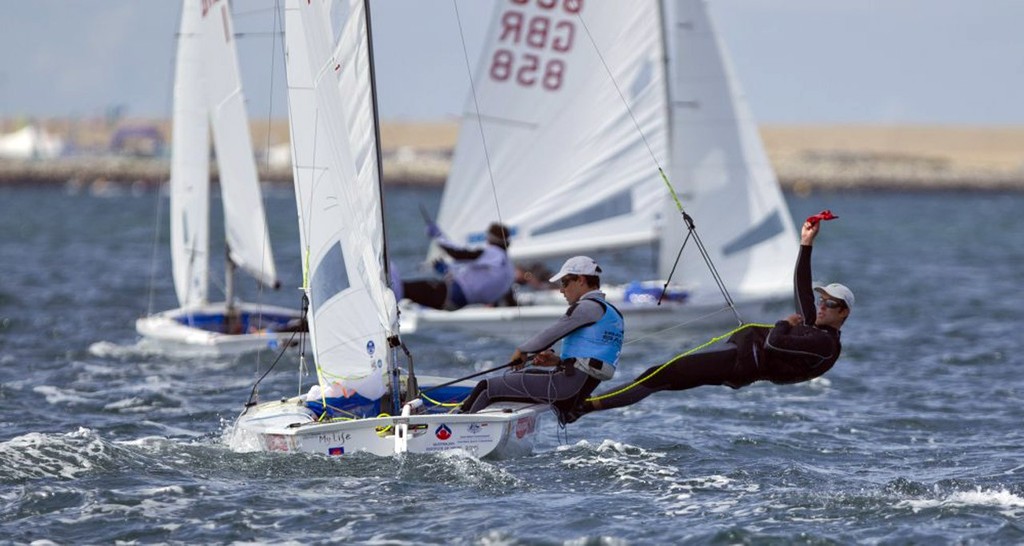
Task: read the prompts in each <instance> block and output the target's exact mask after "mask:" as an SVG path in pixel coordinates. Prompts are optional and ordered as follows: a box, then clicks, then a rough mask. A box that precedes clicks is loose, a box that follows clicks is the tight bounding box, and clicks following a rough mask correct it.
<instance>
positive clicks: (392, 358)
mask: <svg viewBox="0 0 1024 546" xmlns="http://www.w3.org/2000/svg"><path fill="white" fill-rule="evenodd" d="M330 8H331V6H330V5H328V4H327V3H324V2H319V1H314V2H308V1H301V0H288V1H287V3H286V8H285V40H286V44H287V52H286V62H287V75H288V89H289V92H288V103H289V122H290V126H291V132H292V135H291V143H292V158H293V162H292V165H293V174H294V180H295V195H296V204H297V207H298V216H299V230H300V233H301V249H302V257H303V259H302V262H303V279H304V282H303V291H304V296H305V298H306V300H307V301H308V303H309V324H310V327H309V337H310V341H311V348H312V357H313V365H314V366H315V368H316V374H317V384H316V385H314V386H313V387H312V388H310V389H309V391H308V392H307V393H306V394H303V395H299V396H296V397H293V398H289V399H285V400H279V399H275V401H272V402H267V403H263V404H259V405H256V404H254V403H250V404H248V405H247V406H246V409H245V411H244V412H243V413H242V415H241V416H239V418H238V420H237V422H236V423H235V427H234V429H233V435H232V438H231V445H232V447H234V448H235V449H239V450H268V451H302V452H311V453H321V454H327V455H342V454H346V453H353V452H359V451H365V452H369V453H373V454H377V455H391V454H395V453H403V452H419V453H426V452H437V451H446V450H453V449H462V450H466V451H469V452H470V453H473V454H475V455H478V456H486V455H493V456H511V455H516V454H520V453H525V452H529V451H530V450H531V449H532V446H533V439H534V437H535V431H536V426H537V421H538V418H539V417H540V415H542V414H544V413H546V412H547V411H548V410H549V408H548V406H546V405H539V404H522V403H499V404H495V405H493V406H492V407H490V408H488V409H487V410H485V411H483V412H481V413H475V414H465V415H453V414H449V413H447V411H448V410H447V409H446V408H445V407H444V406H442V405H441V403H444V402H450V401H452V400H460V399H461V398H462V397H464V396H465V395H466V394H468V390H469V387H471V386H472V383H470V384H468V385H452V386H451V387H445V389H447V390H442V389H436V390H432V391H431V392H430V396H429V397H421V392H420V391H419V390H418V389H417V386H416V382H415V381H412V380H410V378H409V375H410V374H406V373H405V371H403V370H400V369H399V368H398V364H399V363H398V362H397V355H396V352H397V349H398V348H399V347H401V346H402V345H401V340H400V338H399V325H398V307H397V302H396V301H395V295H394V293H393V292H392V290H391V288H390V286H389V283H388V275H387V273H386V261H385V256H386V255H387V252H386V249H385V241H386V238H385V236H384V216H383V206H382V203H381V187H380V176H381V168H380V165H381V162H380V156H379V153H378V150H379V149H380V148H379V135H378V131H377V112H376V105H375V99H374V92H373V87H372V86H373V75H372V69H373V62H372V53H371V51H372V50H371V49H370V44H371V40H370V37H369V32H370V26H369V12H368V9H369V8H368V7H367V5H366V2H359V1H356V0H353V1H350V2H348V3H347V5H345V4H343V5H340V6H335V7H334V9H338V10H343V12H342V13H335V14H334V15H337V16H339V18H340V19H341V20H342V21H343V22H344V27H343V28H341V29H340V33H339V34H338V35H336V34H335V32H334V28H333V25H332V23H331V21H332V18H331V15H332V14H331V13H329V10H330ZM335 36H340V37H339V38H337V39H335ZM407 354H408V353H407ZM304 358H305V355H303V356H302V358H300V366H302V361H303V359H304ZM410 363H411V360H410ZM410 366H411V364H410ZM420 382H421V383H422V384H424V385H430V384H433V385H440V383H442V382H446V381H444V380H442V379H438V378H421V379H420Z"/></svg>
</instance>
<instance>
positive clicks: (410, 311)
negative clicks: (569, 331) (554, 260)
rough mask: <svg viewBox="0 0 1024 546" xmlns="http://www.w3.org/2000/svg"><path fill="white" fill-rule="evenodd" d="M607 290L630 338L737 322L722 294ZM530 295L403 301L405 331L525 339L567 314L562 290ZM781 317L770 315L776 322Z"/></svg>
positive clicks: (754, 301) (761, 309) (760, 312)
mask: <svg viewBox="0 0 1024 546" xmlns="http://www.w3.org/2000/svg"><path fill="white" fill-rule="evenodd" d="M603 290H605V292H606V294H607V296H608V301H609V302H610V303H611V304H612V305H614V306H615V307H616V308H617V309H618V310H619V311H621V312H622V315H623V317H624V318H625V320H626V340H627V341H631V340H635V339H639V338H642V337H646V336H649V335H654V334H657V333H659V332H664V331H669V330H675V329H679V328H686V327H687V326H690V325H697V324H699V326H700V327H701V328H707V327H708V326H709V325H715V324H721V325H728V324H736V315H735V314H733V312H732V311H731V310H730V309H729V307H728V306H727V305H726V304H725V302H724V299H723V298H722V296H720V295H715V296H714V297H710V296H709V297H705V298H702V299H700V298H693V299H687V300H686V301H663V302H662V303H661V305H658V304H657V301H656V299H652V301H634V302H627V301H625V298H624V289H623V287H621V286H617V287H616V286H613V287H608V288H605V289H603ZM531 296H533V297H532V298H531V299H529V300H527V301H523V299H522V298H520V305H519V306H518V307H485V306H479V305H473V306H469V307H464V308H462V309H459V310H458V311H440V310H436V309H430V308H427V307H423V306H421V305H417V304H414V303H411V302H409V301H403V303H402V307H401V314H400V319H401V324H402V333H405V334H410V333H418V334H430V333H431V332H440V331H451V330H452V329H459V330H463V331H467V332H473V333H476V334H478V335H490V336H497V337H512V338H517V339H518V338H521V337H523V336H524V335H527V336H528V335H532V334H533V333H536V332H537V331H539V330H541V329H542V328H545V327H547V326H550V325H551V323H553V322H554V321H556V320H558V318H559V317H561V316H562V315H564V314H565V310H566V303H565V300H564V298H562V296H561V294H560V293H559V292H557V291H553V290H552V291H547V292H541V293H533V294H531ZM732 296H733V299H734V301H735V303H736V310H737V312H738V313H739V314H740V316H741V317H743V319H744V320H746V321H759V320H763V319H764V317H765V316H766V314H768V313H771V308H772V307H774V306H776V305H779V304H780V303H782V302H785V301H786V298H789V297H792V296H791V294H790V293H788V292H787V293H786V294H769V293H765V294H732ZM776 318H778V317H775V316H774V314H771V320H772V321H774V320H775V319H776Z"/></svg>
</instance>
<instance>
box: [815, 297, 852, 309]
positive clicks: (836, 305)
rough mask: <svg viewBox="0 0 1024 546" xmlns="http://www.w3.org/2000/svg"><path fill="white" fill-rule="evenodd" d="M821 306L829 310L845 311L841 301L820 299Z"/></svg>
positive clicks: (844, 305)
mask: <svg viewBox="0 0 1024 546" xmlns="http://www.w3.org/2000/svg"><path fill="white" fill-rule="evenodd" d="M821 305H824V306H825V307H827V308H829V309H846V304H845V303H843V302H842V301H840V300H833V299H829V298H821Z"/></svg>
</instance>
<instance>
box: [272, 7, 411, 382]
mask: <svg viewBox="0 0 1024 546" xmlns="http://www.w3.org/2000/svg"><path fill="white" fill-rule="evenodd" d="M346 9H347V10H348V16H347V17H345V18H344V21H345V22H344V28H343V29H341V32H340V33H339V35H340V39H339V40H338V41H337V42H335V40H334V32H332V28H331V25H330V18H329V14H328V13H327V11H326V8H325V6H324V5H323V3H322V2H312V3H311V4H308V5H307V3H301V4H300V2H299V1H298V0H289V1H288V2H287V3H286V8H285V10H286V12H285V25H286V28H285V36H286V43H287V71H288V88H289V90H288V99H289V100H288V103H289V120H290V124H291V133H292V134H291V138H292V150H293V165H294V167H293V174H294V177H295V194H296V205H297V207H298V213H299V226H300V233H301V238H302V260H303V278H304V287H303V289H304V290H305V293H306V296H307V298H308V299H309V316H310V321H309V322H310V337H311V340H312V345H313V354H314V359H315V363H316V365H317V369H318V372H319V374H320V383H321V385H323V386H327V385H329V384H331V383H333V382H335V381H343V382H344V383H345V384H346V385H347V386H348V387H350V388H354V389H356V390H357V391H358V393H359V394H360V395H362V396H364V397H366V398H369V399H377V398H380V396H382V395H383V394H384V392H385V391H386V388H385V381H384V373H385V372H386V371H387V370H388V368H389V362H390V357H391V355H390V349H389V346H388V340H389V339H391V338H392V337H393V336H395V335H397V332H398V314H397V305H396V302H395V296H394V293H393V292H392V291H391V289H390V288H389V287H388V284H387V282H386V275H385V273H384V221H383V216H382V208H381V193H380V184H379V177H380V173H379V172H378V165H377V161H376V155H377V153H376V142H375V135H374V131H375V127H374V123H375V120H374V113H373V104H372V94H371V93H372V91H371V88H370V75H369V58H368V55H369V53H368V51H367V49H366V43H367V42H366V39H367V29H366V21H365V17H364V11H363V6H362V4H361V3H359V2H350V3H349V5H348V6H347V8H346Z"/></svg>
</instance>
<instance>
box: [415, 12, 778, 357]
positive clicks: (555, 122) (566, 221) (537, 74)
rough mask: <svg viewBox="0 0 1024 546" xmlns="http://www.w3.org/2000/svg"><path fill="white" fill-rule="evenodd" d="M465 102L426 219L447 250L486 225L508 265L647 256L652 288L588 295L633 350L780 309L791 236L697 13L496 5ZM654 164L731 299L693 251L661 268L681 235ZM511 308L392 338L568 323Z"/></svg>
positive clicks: (528, 295) (464, 312)
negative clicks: (644, 338)
mask: <svg viewBox="0 0 1024 546" xmlns="http://www.w3.org/2000/svg"><path fill="white" fill-rule="evenodd" d="M474 87H475V96H472V95H471V96H470V97H469V99H468V101H467V105H466V109H465V112H466V114H465V115H464V117H463V121H462V126H461V130H460V134H459V140H458V143H457V145H456V151H455V157H454V160H453V164H452V169H451V172H450V175H449V177H448V180H447V183H446V186H445V189H444V194H443V197H442V201H441V205H440V210H439V212H438V217H437V224H438V225H439V226H440V227H441V228H442V229H443V230H444V231H445V233H446V234H447V235H448V237H449V239H451V240H452V241H456V242H462V243H465V244H467V245H470V244H475V243H476V244H478V243H480V242H481V241H482V240H483V234H482V233H481V232H480V230H481V229H482V228H483V227H484V226H487V225H488V223H490V222H492V221H496V220H500V221H502V222H503V223H505V224H506V225H508V226H510V228H511V230H512V233H513V235H512V238H511V245H510V247H509V254H510V256H511V257H512V258H513V259H515V260H516V261H517V262H518V263H521V264H522V263H526V262H531V261H537V260H543V259H547V258H552V257H556V256H557V257H559V258H560V259H563V258H564V257H567V256H572V255H578V254H591V253H594V252H600V251H603V250H610V249H621V248H628V247H636V246H641V245H652V244H656V245H657V246H658V247H659V251H658V252H659V256H658V271H657V277H655V278H656V279H658V280H647V281H643V280H637V281H634V282H629V283H626V284H622V285H618V286H614V285H613V286H609V285H607V284H606V285H605V286H603V287H602V289H603V290H604V291H605V292H606V293H607V294H608V299H609V301H611V302H612V303H613V304H614V305H615V306H616V307H617V308H618V309H619V310H621V311H622V312H623V314H624V316H625V318H626V323H627V324H628V328H627V332H628V334H627V335H629V336H630V337H635V336H637V335H638V334H640V335H642V334H644V333H649V332H650V331H652V330H654V329H657V328H667V327H671V326H675V325H679V324H682V323H685V322H689V321H694V320H696V319H697V318H703V319H704V320H703V321H702V324H707V323H708V317H709V315H710V316H711V317H713V316H714V315H715V314H718V313H721V312H723V311H727V310H728V309H729V308H730V307H732V308H733V309H734V310H736V311H738V312H741V313H752V312H754V313H756V312H760V311H761V310H762V309H763V307H764V306H765V305H767V304H771V303H774V302H778V301H784V300H785V299H786V298H789V297H791V291H792V290H791V286H790V280H789V279H790V275H791V273H790V270H791V261H792V257H793V256H795V255H796V252H797V241H798V238H797V233H796V230H795V228H794V226H793V222H792V220H791V218H790V213H789V210H788V207H787V205H786V202H785V199H784V197H783V195H782V192H781V190H780V188H779V185H778V182H777V180H776V177H775V174H774V172H773V170H772V167H771V165H770V163H769V161H768V158H767V155H766V154H765V151H764V147H763V145H762V142H761V139H760V136H759V134H758V130H757V126H756V124H755V121H754V119H753V117H752V115H751V113H750V110H749V108H748V106H747V104H746V101H745V100H744V97H743V93H742V91H741V90H740V86H739V83H738V80H737V78H736V76H735V74H734V73H733V70H732V67H731V66H730V62H729V59H728V56H727V54H726V50H725V47H724V45H723V44H722V42H721V40H720V39H719V37H718V35H717V34H716V32H715V28H714V25H713V22H712V20H711V18H710V15H709V13H708V12H707V10H706V7H705V3H704V1H703V0H664V1H657V0H645V1H631V2H619V1H610V0H609V1H597V0H595V1H590V2H533V1H530V2H523V1H514V0H513V1H503V2H500V3H499V4H498V5H497V8H496V10H495V12H494V16H493V18H492V20H491V24H490V29H489V32H488V34H487V37H486V39H485V42H484V50H483V54H482V57H481V60H480V64H479V66H478V68H477V70H476V75H475V78H474ZM627 106H628V107H627ZM659 166H661V167H662V168H663V170H664V172H665V173H666V175H667V179H668V181H671V184H672V187H673V190H674V192H675V193H676V194H677V195H678V196H679V199H680V200H681V202H682V204H683V206H685V208H686V211H687V212H688V213H689V214H690V216H691V217H692V218H693V220H694V221H695V223H696V225H697V226H699V227H702V228H703V229H701V234H702V240H703V243H704V246H705V247H706V249H707V251H708V254H709V255H708V258H709V261H710V262H713V263H714V264H715V265H716V268H717V271H718V273H719V274H720V275H721V278H722V281H723V285H724V286H729V287H730V288H729V292H730V294H729V295H726V294H723V293H722V291H720V289H719V285H718V284H716V283H715V282H713V277H712V275H711V274H710V273H709V272H708V270H707V268H706V266H705V260H704V259H702V257H701V256H700V254H699V253H697V252H695V251H694V250H695V247H694V245H692V244H691V245H690V246H688V247H686V252H685V253H683V254H682V256H681V260H680V261H679V263H678V266H677V267H676V260H677V255H678V254H679V251H680V248H681V246H682V245H683V241H684V239H685V238H686V237H687V235H688V228H687V225H686V224H685V222H684V218H683V217H682V215H680V214H679V211H678V210H677V205H676V203H675V201H674V200H673V199H672V198H671V194H670V192H669V191H668V189H667V187H666V181H665V180H663V178H662V176H661V174H660V173H659ZM438 255H439V254H438V253H437V249H436V248H432V250H431V253H430V255H429V256H428V261H430V260H432V259H434V258H435V257H437V256H438ZM673 267H675V272H674V274H672V271H673ZM608 273H610V274H611V275H612V276H614V275H615V274H616V273H617V272H616V271H613V270H610V271H608ZM670 275H671V276H670ZM620 278H622V279H624V280H628V277H624V276H623V277H620ZM670 278H671V279H672V283H673V284H671V285H669V286H668V290H667V293H666V294H665V297H664V301H662V302H661V303H660V305H659V304H658V299H659V296H661V292H662V288H663V287H664V286H665V283H666V279H670ZM730 295H731V299H730V297H729V296H730ZM517 296H518V297H517V299H518V307H484V306H469V307H465V308H463V309H460V310H458V311H438V310H433V309H428V308H425V307H421V306H419V305H416V304H413V303H411V302H403V307H402V313H401V316H402V329H403V331H405V332H407V333H408V332H414V331H415V332H421V331H423V332H429V331H430V330H432V329H434V328H441V329H451V328H460V329H465V330H469V331H474V332H479V333H486V334H492V335H501V334H508V333H517V332H520V331H523V330H528V331H532V330H535V329H537V328H540V327H542V326H543V325H546V324H549V323H550V322H551V321H552V320H554V319H555V318H557V317H558V316H560V315H561V314H562V313H564V311H565V308H564V304H563V303H562V302H563V299H562V297H561V296H560V295H559V294H558V293H557V292H556V291H534V292H522V291H520V292H519V294H518V295H517ZM723 296H725V297H723ZM721 317H722V318H723V319H728V318H731V317H732V314H731V313H724V314H722V315H721ZM513 325H515V326H517V327H516V328H512V326H513ZM520 326H521V327H520Z"/></svg>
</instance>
